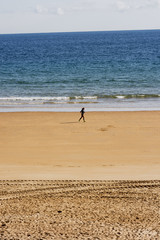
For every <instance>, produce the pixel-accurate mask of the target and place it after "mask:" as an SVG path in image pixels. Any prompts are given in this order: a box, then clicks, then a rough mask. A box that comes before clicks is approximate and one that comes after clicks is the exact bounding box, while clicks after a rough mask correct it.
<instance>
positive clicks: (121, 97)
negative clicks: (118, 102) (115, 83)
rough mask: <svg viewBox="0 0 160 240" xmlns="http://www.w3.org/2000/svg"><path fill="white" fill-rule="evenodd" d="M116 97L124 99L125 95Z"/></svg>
mask: <svg viewBox="0 0 160 240" xmlns="http://www.w3.org/2000/svg"><path fill="white" fill-rule="evenodd" d="M116 98H118V99H123V98H125V96H116Z"/></svg>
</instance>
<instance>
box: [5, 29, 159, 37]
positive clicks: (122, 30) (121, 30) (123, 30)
mask: <svg viewBox="0 0 160 240" xmlns="http://www.w3.org/2000/svg"><path fill="white" fill-rule="evenodd" d="M159 30H160V28H151V29H120V30H84V31H59V32H24V33H23V32H17V33H0V35H15V34H50V33H55V34H57V33H87V32H125V31H126V32H127V31H128V32H129V31H159Z"/></svg>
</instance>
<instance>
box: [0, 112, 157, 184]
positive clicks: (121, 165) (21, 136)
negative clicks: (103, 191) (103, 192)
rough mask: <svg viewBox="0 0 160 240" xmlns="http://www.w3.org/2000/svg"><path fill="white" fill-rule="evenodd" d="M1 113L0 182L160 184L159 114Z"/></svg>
mask: <svg viewBox="0 0 160 240" xmlns="http://www.w3.org/2000/svg"><path fill="white" fill-rule="evenodd" d="M79 117H80V113H76V112H74V113H60V112H59V113H54V112H50V113H49V112H48V113H46V112H39V113H38V112H32V113H29V112H26V113H23V112H21V113H0V132H1V134H0V176H1V179H13V180H15V179H27V180H28V179H37V180H40V179H73V180H78V179H79V180H81V179H82V180H83V179H86V180H87V179H88V180H89V179H91V180H93V179H97V180H100V179H102V180H105V179H106V180H107V179H108V180H111V179H113V180H115V179H118V180H120V179H134V180H138V179H139V180H143V179H148V180H151V179H153V180H154V179H160V174H159V172H160V147H159V146H160V144H159V143H160V112H159V111H153V112H88V113H86V114H85V117H86V122H85V123H83V122H78V119H79Z"/></svg>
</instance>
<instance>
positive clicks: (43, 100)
mask: <svg viewBox="0 0 160 240" xmlns="http://www.w3.org/2000/svg"><path fill="white" fill-rule="evenodd" d="M147 98H148V99H149V98H160V94H126V95H125V94H124V95H123V94H115V95H97V96H42V97H41V96H31V97H30V96H26V97H21V96H11V97H0V105H5V104H6V105H20V104H27V105H28V104H29V105H37V104H39V105H40V104H65V103H67V104H68V103H73V104H76V103H84V104H85V103H98V102H105V101H107V100H109V99H115V100H116V99H117V100H118V101H127V99H147Z"/></svg>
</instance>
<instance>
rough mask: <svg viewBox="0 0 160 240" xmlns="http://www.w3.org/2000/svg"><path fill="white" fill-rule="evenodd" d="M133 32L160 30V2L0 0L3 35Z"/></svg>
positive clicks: (131, 0)
mask: <svg viewBox="0 0 160 240" xmlns="http://www.w3.org/2000/svg"><path fill="white" fill-rule="evenodd" d="M134 29H160V0H0V34H1V33H34V32H35V33H36V32H71V31H101V30H134Z"/></svg>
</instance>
